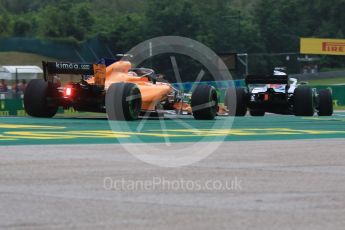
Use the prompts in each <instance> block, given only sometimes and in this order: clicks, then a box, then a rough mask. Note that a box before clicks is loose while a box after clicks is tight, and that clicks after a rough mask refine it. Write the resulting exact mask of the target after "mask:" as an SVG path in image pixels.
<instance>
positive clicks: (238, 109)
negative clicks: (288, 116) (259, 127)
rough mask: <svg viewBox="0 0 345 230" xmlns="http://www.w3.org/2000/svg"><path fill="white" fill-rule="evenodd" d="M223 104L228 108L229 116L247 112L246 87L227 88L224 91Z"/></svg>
mask: <svg viewBox="0 0 345 230" xmlns="http://www.w3.org/2000/svg"><path fill="white" fill-rule="evenodd" d="M233 97H235V98H233ZM224 105H225V106H226V107H227V109H228V110H229V115H230V116H237V117H244V116H245V115H246V114H247V93H246V89H245V88H229V89H228V90H227V91H226V93H225V99H224Z"/></svg>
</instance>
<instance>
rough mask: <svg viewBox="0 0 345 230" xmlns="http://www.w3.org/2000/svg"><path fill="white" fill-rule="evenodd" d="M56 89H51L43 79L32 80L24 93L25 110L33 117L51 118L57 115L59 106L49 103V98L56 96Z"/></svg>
mask: <svg viewBox="0 0 345 230" xmlns="http://www.w3.org/2000/svg"><path fill="white" fill-rule="evenodd" d="M52 91H56V89H55V88H50V87H49V86H48V82H46V81H44V80H42V79H35V80H31V81H30V82H29V84H28V86H27V87H26V89H25V93H24V108H25V111H26V113H27V114H29V115H30V116H32V117H42V118H51V117H54V116H55V115H56V113H57V110H58V106H57V105H50V104H49V103H48V100H47V98H48V96H49V95H54V94H55V92H52Z"/></svg>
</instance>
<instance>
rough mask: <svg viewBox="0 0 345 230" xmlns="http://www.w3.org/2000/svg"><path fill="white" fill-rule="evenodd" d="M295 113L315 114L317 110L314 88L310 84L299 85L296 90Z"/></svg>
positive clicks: (297, 114) (301, 114)
mask: <svg viewBox="0 0 345 230" xmlns="http://www.w3.org/2000/svg"><path fill="white" fill-rule="evenodd" d="M293 100H294V102H293V113H294V114H295V115H296V116H313V115H314V112H315V107H314V95H313V90H312V89H311V88H310V87H309V86H305V85H302V86H299V87H298V88H296V89H295V92H294V99H293Z"/></svg>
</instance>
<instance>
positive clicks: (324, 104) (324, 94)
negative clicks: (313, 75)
mask: <svg viewBox="0 0 345 230" xmlns="http://www.w3.org/2000/svg"><path fill="white" fill-rule="evenodd" d="M318 94H319V97H318V102H319V104H318V115H319V116H332V115H333V99H332V92H331V91H330V90H329V89H323V90H319V92H318Z"/></svg>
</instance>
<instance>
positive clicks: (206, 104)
mask: <svg viewBox="0 0 345 230" xmlns="http://www.w3.org/2000/svg"><path fill="white" fill-rule="evenodd" d="M191 106H192V111H193V116H194V118H195V119H196V120H213V119H214V118H215V117H216V116H217V111H218V97H217V92H216V90H215V88H214V87H212V86H208V85H199V86H197V87H196V88H195V90H194V92H193V94H192V100H191Z"/></svg>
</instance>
